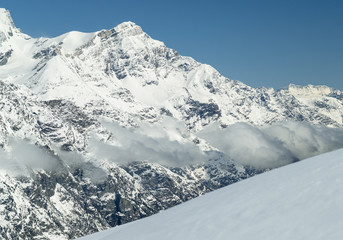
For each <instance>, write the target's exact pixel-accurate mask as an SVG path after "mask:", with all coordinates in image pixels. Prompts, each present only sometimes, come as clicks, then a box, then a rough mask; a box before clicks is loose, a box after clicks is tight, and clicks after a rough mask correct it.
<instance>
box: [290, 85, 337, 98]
mask: <svg viewBox="0 0 343 240" xmlns="http://www.w3.org/2000/svg"><path fill="white" fill-rule="evenodd" d="M288 91H289V93H290V94H292V95H293V96H303V97H315V96H327V95H329V94H331V93H332V92H333V89H332V88H330V87H328V86H324V85H320V86H314V85H312V84H309V85H307V86H298V85H295V84H290V85H289V86H288Z"/></svg>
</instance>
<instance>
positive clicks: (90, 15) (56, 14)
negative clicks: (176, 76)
mask: <svg viewBox="0 0 343 240" xmlns="http://www.w3.org/2000/svg"><path fill="white" fill-rule="evenodd" d="M0 7H4V8H7V9H9V10H10V12H11V14H12V17H13V19H14V22H15V24H16V26H17V27H20V28H21V29H22V30H23V32H25V33H27V34H29V35H31V36H33V37H40V36H47V37H54V36H57V35H60V34H63V33H65V32H68V31H72V30H77V31H83V32H93V31H97V30H100V29H109V28H113V27H114V26H116V25H118V24H119V23H121V22H123V21H133V22H135V23H136V24H138V25H140V26H141V27H142V28H143V30H144V31H145V32H146V33H148V34H149V35H150V36H151V37H153V38H155V39H158V40H161V41H163V42H164V43H165V44H166V45H167V46H168V47H170V48H173V49H175V50H177V51H178V52H179V53H180V54H182V55H187V56H191V57H193V58H194V59H196V60H197V61H200V62H202V63H207V64H210V65H212V66H213V67H215V68H216V69H217V70H218V71H219V72H220V73H222V74H223V75H224V76H226V77H229V78H231V79H236V80H240V81H242V82H244V83H246V84H248V85H250V86H253V87H259V86H266V87H274V88H277V89H278V88H281V87H285V86H287V85H288V84H289V83H295V84H300V85H306V84H310V83H311V84H314V85H324V84H325V85H328V86H331V87H334V88H337V89H340V90H343V1H341V0H321V1H318V0H226V1H220V0H212V1H201V0H200V1H199V0H198V1H193V0H188V1H187V0H183V1H179V0H174V1H164V0H159V1H157V0H145V1H144V0H140V1H139V0H127V1H114V0H112V1H110V0H97V1H94V0H93V1H90V0H83V1H76V0H69V1H66V0H60V1H46V0H44V1H43V0H32V1H24V0H22V1H20V0H2V1H1V2H0Z"/></svg>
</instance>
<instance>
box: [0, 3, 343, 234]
mask: <svg viewBox="0 0 343 240" xmlns="http://www.w3.org/2000/svg"><path fill="white" fill-rule="evenodd" d="M308 88H309V89H310V90H306V89H305V90H304V89H303V88H300V87H296V86H290V88H288V89H284V90H280V91H276V90H274V89H266V88H258V89H255V88H251V87H249V86H247V85H245V84H243V83H241V82H239V81H233V80H230V79H228V78H225V77H224V76H222V75H220V74H219V73H218V72H217V71H216V70H215V69H213V68H212V67H211V66H209V65H205V64H201V63H198V62H196V61H195V60H194V59H192V58H190V57H184V56H181V55H179V54H178V53H177V52H176V51H175V50H172V49H169V48H167V47H166V46H165V45H164V44H163V43H162V42H160V41H156V40H153V39H152V38H151V37H150V36H148V35H147V34H146V33H144V32H143V30H142V29H141V28H140V27H139V26H137V25H136V24H134V23H132V22H126V23H122V24H120V25H119V26H117V27H115V28H113V29H111V30H103V31H99V32H95V33H89V34H88V33H80V32H70V33H67V34H64V35H62V36H59V37H57V38H52V39H48V38H39V39H34V38H31V37H29V36H28V35H25V34H23V33H22V32H21V31H20V30H19V29H17V28H16V27H15V25H14V23H13V21H12V19H11V17H10V14H9V12H8V11H7V10H4V9H1V10H0V100H1V101H0V163H1V165H2V167H1V169H0V170H1V171H0V177H1V184H0V192H1V196H0V211H1V214H0V215H1V218H0V235H1V237H2V238H4V239H33V238H34V239H72V238H75V237H78V236H81V235H85V234H89V233H91V232H94V231H98V230H102V229H105V228H108V227H112V226H116V225H118V224H123V223H126V222H129V221H132V220H135V219H138V218H142V217H145V216H149V215H151V214H153V213H156V212H158V211H160V210H162V209H165V208H168V207H171V206H174V205H176V204H178V203H181V202H183V201H186V200H188V199H191V198H193V197H196V196H198V195H200V194H203V193H205V192H208V191H211V190H213V189H217V188H219V187H222V186H225V185H228V184H230V183H233V182H236V181H239V180H241V179H244V178H247V177H249V176H252V175H254V174H257V173H259V172H261V171H264V170H265V169H254V168H252V167H251V166H246V165H244V166H243V165H242V164H240V163H238V162H236V161H235V159H231V158H230V157H229V156H226V155H225V154H224V153H222V152H220V151H219V150H218V149H216V148H215V147H213V146H211V145H210V144H209V143H207V142H206V141H205V140H204V139H202V138H200V137H198V135H197V132H198V131H200V130H201V129H203V128H204V126H207V125H209V124H211V123H215V122H217V123H219V125H221V126H222V127H224V128H225V127H227V126H229V125H232V124H234V123H237V122H247V123H249V124H253V125H258V126H262V125H265V124H271V123H274V122H277V121H282V120H295V121H306V122H309V123H314V124H319V123H320V124H324V125H326V126H329V127H341V126H342V116H343V107H342V104H343V95H342V93H341V92H340V91H338V90H333V89H329V88H320V89H319V90H311V89H313V87H312V86H309V87H308ZM316 89H317V88H316ZM328 89H329V90H328Z"/></svg>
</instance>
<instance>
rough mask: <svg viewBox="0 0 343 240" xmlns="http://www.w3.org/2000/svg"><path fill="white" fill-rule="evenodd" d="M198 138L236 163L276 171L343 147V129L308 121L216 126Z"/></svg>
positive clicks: (206, 129) (200, 134)
mask: <svg viewBox="0 0 343 240" xmlns="http://www.w3.org/2000/svg"><path fill="white" fill-rule="evenodd" d="M198 136H199V137H201V138H203V139H205V140H206V141H208V142H209V143H210V144H211V145H212V146H214V147H216V148H218V149H219V150H220V151H221V152H223V153H224V154H226V155H227V156H229V157H230V158H232V159H233V160H235V161H237V162H239V163H242V164H244V165H249V166H253V167H256V168H262V169H266V168H275V167H279V166H283V165H286V164H289V163H292V162H295V161H298V160H303V159H305V158H309V157H312V156H315V155H319V154H322V153H325V152H329V151H333V150H336V149H339V148H343V129H342V128H328V127H325V126H320V125H311V124H309V123H305V122H279V123H276V124H273V125H269V126H264V127H254V126H251V125H249V124H246V123H237V124H234V125H231V126H229V127H227V128H224V129H223V128H221V127H220V126H219V124H217V123H216V124H212V125H210V126H208V127H206V128H205V129H203V130H202V131H201V132H199V133H198Z"/></svg>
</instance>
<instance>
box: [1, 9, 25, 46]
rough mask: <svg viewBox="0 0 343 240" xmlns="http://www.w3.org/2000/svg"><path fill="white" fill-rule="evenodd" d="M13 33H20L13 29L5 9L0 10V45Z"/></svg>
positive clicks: (11, 21) (10, 18)
mask: <svg viewBox="0 0 343 240" xmlns="http://www.w3.org/2000/svg"><path fill="white" fill-rule="evenodd" d="M15 32H20V30H19V29H18V28H16V27H15V25H14V22H13V20H12V17H11V14H10V12H9V11H8V10H7V9H5V8H0V43H2V42H3V41H5V40H6V39H8V38H10V37H12V36H13V35H14V33H15Z"/></svg>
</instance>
